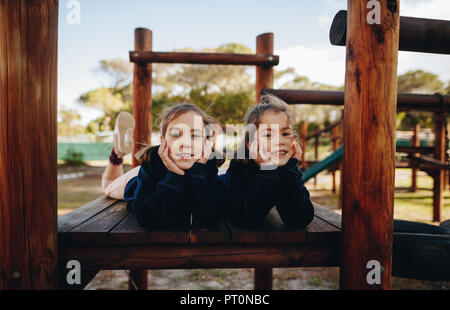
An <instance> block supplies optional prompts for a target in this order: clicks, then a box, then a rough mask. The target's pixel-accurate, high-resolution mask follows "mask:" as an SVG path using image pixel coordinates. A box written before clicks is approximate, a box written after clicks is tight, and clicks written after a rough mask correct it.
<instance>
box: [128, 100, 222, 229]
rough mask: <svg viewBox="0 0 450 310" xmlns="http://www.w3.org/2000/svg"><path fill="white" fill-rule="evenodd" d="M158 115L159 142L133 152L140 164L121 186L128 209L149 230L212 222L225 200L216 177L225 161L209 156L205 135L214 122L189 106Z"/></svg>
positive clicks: (207, 135)
mask: <svg viewBox="0 0 450 310" xmlns="http://www.w3.org/2000/svg"><path fill="white" fill-rule="evenodd" d="M161 118H162V121H161V125H160V129H161V144H160V145H159V146H154V147H148V148H145V149H143V150H141V151H140V152H139V153H138V154H137V155H136V157H139V159H140V162H141V168H140V170H139V174H138V175H137V177H135V178H133V179H131V180H130V181H129V182H128V183H127V186H126V188H125V194H124V199H125V201H126V202H127V205H128V208H129V209H130V210H131V211H132V212H133V213H134V214H135V215H136V220H137V222H138V223H139V224H140V225H141V226H143V227H145V228H148V229H156V228H158V229H159V228H162V229H168V228H172V229H173V228H176V229H177V228H186V227H188V226H190V225H192V224H193V223H194V224H195V225H201V226H204V227H209V226H214V225H216V224H217V222H218V221H219V220H220V219H222V218H223V216H224V212H225V211H224V210H225V207H226V203H227V196H226V192H225V187H224V184H223V183H222V182H221V181H220V180H219V178H218V176H217V172H218V169H217V167H218V166H220V165H221V164H222V163H223V160H221V161H219V160H216V158H215V156H211V154H212V152H213V150H212V142H211V141H210V138H211V137H210V135H209V134H208V130H209V127H210V126H209V125H213V124H215V123H216V121H215V120H214V119H212V118H211V117H209V116H208V115H207V114H206V113H205V112H203V111H202V110H201V109H199V108H198V107H197V106H195V105H192V104H179V105H176V106H173V107H171V108H169V109H167V110H165V112H164V113H163V115H162V117H161ZM210 157H212V159H210ZM191 215H192V222H191Z"/></svg>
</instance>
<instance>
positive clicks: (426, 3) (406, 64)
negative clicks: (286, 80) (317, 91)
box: [275, 0, 450, 86]
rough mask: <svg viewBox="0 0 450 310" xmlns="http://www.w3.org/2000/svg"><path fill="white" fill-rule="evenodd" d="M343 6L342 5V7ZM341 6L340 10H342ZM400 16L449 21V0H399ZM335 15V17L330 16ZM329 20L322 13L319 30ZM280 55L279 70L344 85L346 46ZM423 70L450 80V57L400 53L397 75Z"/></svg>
mask: <svg viewBox="0 0 450 310" xmlns="http://www.w3.org/2000/svg"><path fill="white" fill-rule="evenodd" d="M327 3H328V4H329V5H335V6H337V5H341V7H342V4H344V5H345V3H343V2H340V1H337V0H327ZM344 7H345V6H344ZM344 7H342V8H344ZM400 14H401V15H402V16H413V17H421V18H431V19H446V20H448V19H450V2H449V0H402V2H401V4H400ZM333 16H334V15H333ZM331 21H332V17H330V16H329V15H328V14H323V15H321V16H319V17H318V19H317V22H318V25H319V26H320V27H321V28H325V29H329V27H330V25H331ZM275 53H276V54H277V55H280V64H279V66H278V69H284V68H287V67H293V68H295V71H296V72H297V73H298V74H300V75H305V76H307V77H309V78H310V79H311V80H313V81H317V82H322V83H326V84H330V85H335V86H339V85H343V84H344V80H345V47H338V46H332V45H331V44H330V45H329V46H315V47H314V46H303V45H298V46H292V47H289V48H284V49H279V50H276V51H275ZM418 69H421V70H424V71H428V72H432V73H435V74H437V75H438V76H439V78H440V79H441V80H443V81H444V82H446V81H449V80H450V58H449V56H448V55H439V54H426V53H415V52H399V55H398V74H403V73H405V72H407V71H410V70H418Z"/></svg>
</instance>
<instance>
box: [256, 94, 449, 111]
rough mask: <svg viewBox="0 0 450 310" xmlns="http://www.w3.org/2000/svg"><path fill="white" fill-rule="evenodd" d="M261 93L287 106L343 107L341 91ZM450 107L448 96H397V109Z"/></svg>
mask: <svg viewBox="0 0 450 310" xmlns="http://www.w3.org/2000/svg"><path fill="white" fill-rule="evenodd" d="M262 92H267V93H270V94H274V95H275V96H277V97H279V98H281V99H283V100H284V101H285V102H286V103H287V104H317V105H344V97H345V94H344V92H343V91H325V90H297V89H295V90H294V89H263V90H262ZM446 106H447V107H448V106H450V96H448V95H446V96H443V97H442V96H441V95H424V94H405V93H399V94H397V109H398V110H399V111H403V110H422V111H443V110H444V108H445V107H446Z"/></svg>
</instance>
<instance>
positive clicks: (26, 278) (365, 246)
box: [0, 0, 450, 289]
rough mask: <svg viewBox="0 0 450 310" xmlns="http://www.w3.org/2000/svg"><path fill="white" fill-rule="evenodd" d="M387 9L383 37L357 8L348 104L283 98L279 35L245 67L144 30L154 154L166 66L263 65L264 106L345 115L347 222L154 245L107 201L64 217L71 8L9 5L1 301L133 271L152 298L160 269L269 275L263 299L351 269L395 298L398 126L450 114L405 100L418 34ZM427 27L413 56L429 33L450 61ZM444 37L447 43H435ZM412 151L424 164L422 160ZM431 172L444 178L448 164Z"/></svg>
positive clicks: (273, 221) (139, 79)
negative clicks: (279, 102) (60, 74)
mask: <svg viewBox="0 0 450 310" xmlns="http://www.w3.org/2000/svg"><path fill="white" fill-rule="evenodd" d="M380 2H382V3H383V9H382V10H381V20H383V21H386V22H384V23H382V24H380V25H369V24H367V23H364V22H360V21H365V20H366V14H367V9H366V7H365V5H363V4H362V3H361V1H356V0H349V1H348V13H347V15H348V16H346V22H345V25H346V27H345V29H344V30H345V32H346V34H345V35H344V36H343V37H344V38H346V50H347V59H346V83H345V95H344V93H339V94H338V93H329V92H319V93H318V94H315V95H312V96H311V97H310V98H309V99H305V98H303V99H298V97H296V96H300V93H299V92H298V91H293V90H273V89H272V87H273V66H274V65H276V64H277V63H278V56H276V55H273V50H274V48H273V46H274V45H273V34H272V33H265V34H262V35H260V36H258V37H257V39H256V54H255V55H239V54H214V53H213V54H211V53H208V54H199V53H162V52H153V50H152V32H151V31H150V30H148V29H144V28H137V29H136V30H135V48H134V49H135V50H134V51H131V52H130V60H131V61H132V62H134V64H135V65H134V80H133V82H134V105H133V114H134V117H135V119H136V128H135V134H134V139H135V141H142V142H147V143H150V134H151V132H150V131H151V127H150V126H149V124H151V102H152V97H151V83H152V81H151V76H152V75H151V73H152V63H156V62H169V63H201V64H210V65H213V64H229V65H255V66H256V94H257V95H256V96H257V98H256V99H257V102H258V100H259V96H260V94H261V92H262V91H263V90H267V91H269V90H270V91H271V92H274V93H276V94H277V95H278V96H280V97H281V98H282V99H284V100H285V101H287V102H288V103H309V104H314V102H316V103H317V102H320V103H319V104H337V102H338V103H339V104H344V118H343V126H342V128H343V135H342V136H341V137H342V143H343V147H344V155H343V183H342V184H343V186H341V188H342V209H343V212H342V219H341V216H339V215H337V214H336V213H334V212H332V211H329V210H328V209H326V208H323V207H321V206H319V205H317V204H315V217H314V220H313V222H312V223H311V224H310V225H309V226H308V227H306V228H305V229H302V230H290V229H287V228H286V227H285V226H284V224H283V223H282V222H281V220H280V219H279V217H277V215H276V214H274V213H271V215H270V216H269V218H268V219H267V221H266V223H264V225H261V227H259V228H257V229H253V230H244V229H242V228H239V227H235V226H233V225H231V224H230V223H227V222H224V223H222V224H221V225H219V226H218V227H216V228H214V229H208V230H207V229H204V228H202V227H190V228H189V229H188V230H185V231H146V230H144V229H142V228H141V227H139V226H138V225H137V223H136V221H135V219H134V216H133V215H132V214H130V213H129V212H128V211H127V210H126V208H125V203H124V202H123V201H117V200H114V199H109V198H107V197H99V198H98V199H96V200H94V201H92V202H90V203H88V204H86V205H84V206H82V207H80V208H78V209H76V210H75V211H73V212H71V213H69V214H67V215H64V216H62V217H59V218H58V217H57V169H56V168H57V167H56V163H57V160H56V154H57V148H56V142H57V132H56V123H57V40H58V0H48V1H44V2H39V3H37V2H34V1H31V0H17V1H6V2H3V3H2V4H1V5H0V33H1V36H0V74H1V79H0V86H1V87H0V98H1V99H0V100H1V102H2V104H1V105H0V109H1V110H0V111H1V113H0V131H1V132H2V135H0V139H1V144H2V148H1V151H0V192H1V194H0V197H1V198H0V202H1V204H0V221H1V222H0V223H1V224H0V225H1V229H0V243H1V244H2V246H1V247H0V257H1V260H0V289H56V288H67V289H71V288H78V289H79V288H82V287H84V286H85V285H86V284H87V283H88V282H89V280H90V279H92V277H93V276H95V274H96V273H97V272H98V271H99V270H103V269H128V270H131V273H130V288H138V289H145V288H146V286H147V282H146V281H147V275H146V270H147V269H170V268H173V269H190V268H243V267H246V268H255V288H256V289H270V288H271V287H272V268H274V267H328V266H340V277H341V279H340V288H341V289H389V288H390V282H391V281H390V280H391V269H392V268H391V267H392V244H393V236H394V234H393V204H394V173H395V153H396V144H395V117H396V112H397V110H398V109H400V108H402V107H406V106H408V107H419V106H420V107H422V108H426V109H427V110H429V109H436V110H434V111H442V110H443V109H448V106H449V98H448V96H446V97H439V98H438V97H437V96H424V95H400V94H399V95H397V86H396V85H397V84H396V78H397V54H398V50H399V37H400V41H401V40H402V38H404V37H403V36H402V29H404V28H402V25H404V24H403V23H402V20H403V19H401V18H400V16H399V4H398V2H399V1H385V0H384V1H380ZM387 3H389V5H387ZM25 17H26V18H25ZM423 21H424V23H423V24H422V26H421V27H414V25H411V24H408V23H407V24H406V26H404V27H406V28H405V31H404V32H405V33H406V32H407V30H408V31H413V32H414V34H413V35H409V36H408V37H407V38H406V41H407V43H403V44H407V46H408V47H409V50H413V51H421V52H423V50H421V49H423V43H424V41H421V42H419V43H417V44H416V40H418V38H422V37H423V36H420V35H419V34H420V33H422V34H424V36H425V37H426V38H428V39H430V40H431V43H432V44H431V43H430V44H428V45H427V46H430V49H431V50H427V51H426V52H439V53H445V54H449V53H450V48H449V46H448V44H446V43H445V42H449V41H450V34H449V33H450V26H449V22H446V21H443V24H442V25H441V26H440V27H439V28H438V29H439V30H436V28H433V27H432V26H428V25H434V24H433V23H432V21H430V20H423ZM331 32H332V33H335V30H333V28H332V31H331ZM399 32H400V36H399ZM436 32H439V36H438V38H435V37H434V36H433V35H432V34H434V33H436ZM429 33H431V34H429ZM361 37H363V38H364V40H360V38H361ZM401 42H402V41H401ZM401 49H402V44H400V50H401ZM369 55H370V57H369ZM24 81H26V82H24ZM375 90H376V91H375ZM305 94H310V95H311V93H304V94H303V95H305ZM331 95H332V96H337V97H339V100H336V97H335V98H334V99H331V97H332V96H331ZM327 96H330V97H327ZM402 100H404V101H402ZM397 102H398V104H397ZM446 111H448V110H446ZM442 114H443V113H441V115H442ZM442 122H443V121H442V120H440V121H438V122H437V123H439V124H442ZM440 128H441V127H440ZM443 130H444V129H441V131H440V132H441V133H442V134H441V136H438V137H437V138H438V139H437V140H436V141H437V142H438V143H437V144H439V143H440V142H439V141H444V143H441V144H439V145H440V147H441V148H440V149H439V147H437V146H436V144H435V148H434V155H435V158H434V159H435V161H439V162H441V161H442V159H444V157H443V156H445V154H444V148H443V147H442V145H444V144H445V140H443V139H444V131H443ZM136 151H137V146H135V150H134V153H135V152H136ZM410 151H411V153H420V149H417V148H415V147H412V148H411V149H410ZM133 158H134V156H133ZM413 161H418V162H420V163H421V164H422V163H423V162H424V161H423V160H422V159H413ZM133 165H136V163H135V162H134V163H133ZM427 165H430V167H431V166H432V167H434V168H433V169H435V168H436V165H437V163H434V164H433V163H427ZM421 167H422V166H420V165H419V166H417V168H420V169H422V168H421ZM427 169H431V168H429V167H428V168H427ZM436 171H439V172H435V173H436V182H438V183H437V184H438V185H437V188H438V189H439V191H440V192H442V189H443V184H444V182H443V179H444V170H442V169H439V170H436ZM69 260H78V261H79V262H80V263H81V268H82V284H81V285H75V286H70V285H68V284H67V283H66V281H65V279H66V274H67V272H68V269H67V267H66V264H67V262H68V261H69ZM370 260H377V261H378V262H379V263H380V265H381V267H382V269H383V272H382V274H381V283H380V284H369V283H368V282H367V281H366V274H367V272H368V271H369V270H368V269H367V267H366V264H367V262H368V261H370Z"/></svg>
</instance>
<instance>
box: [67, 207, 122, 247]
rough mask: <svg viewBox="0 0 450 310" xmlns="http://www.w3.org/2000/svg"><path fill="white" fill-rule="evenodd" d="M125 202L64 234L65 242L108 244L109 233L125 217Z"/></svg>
mask: <svg viewBox="0 0 450 310" xmlns="http://www.w3.org/2000/svg"><path fill="white" fill-rule="evenodd" d="M128 213H129V212H128V210H127V209H126V202H125V201H121V200H120V201H117V202H116V203H115V204H114V205H112V206H110V207H109V208H107V209H105V210H103V212H101V213H98V214H97V215H96V216H93V217H91V218H90V219H89V220H87V221H86V222H84V223H83V224H81V225H79V226H77V227H75V228H74V229H72V230H71V231H70V232H69V233H67V234H66V238H67V240H70V241H72V242H78V243H87V244H106V243H108V242H109V232H110V231H111V230H112V229H113V228H114V227H115V226H117V225H118V224H119V223H120V222H121V221H122V220H123V219H124V218H125V217H126V216H127V215H128Z"/></svg>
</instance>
